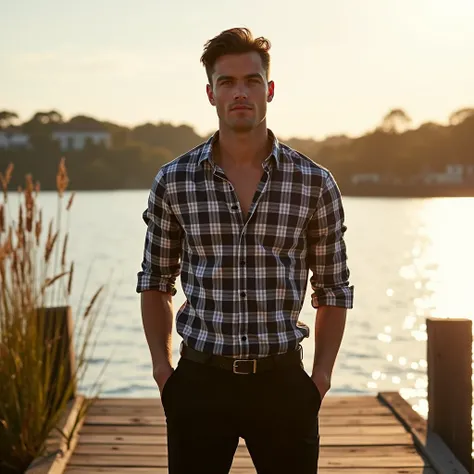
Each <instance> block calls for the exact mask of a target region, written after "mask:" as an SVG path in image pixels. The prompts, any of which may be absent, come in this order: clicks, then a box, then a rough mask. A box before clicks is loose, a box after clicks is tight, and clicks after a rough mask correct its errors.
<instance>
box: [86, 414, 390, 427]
mask: <svg viewBox="0 0 474 474" xmlns="http://www.w3.org/2000/svg"><path fill="white" fill-rule="evenodd" d="M85 423H86V424H87V425H132V426H163V425H164V424H165V419H164V417H162V416H153V415H149V416H148V415H147V416H135V417H133V416H132V417H130V416H121V415H117V416H101V415H88V416H87V419H86V421H85ZM398 424H399V422H398V421H397V420H396V419H395V418H394V417H392V416H360V417H358V416H347V417H345V418H341V417H321V419H320V425H321V426H361V425H398Z"/></svg>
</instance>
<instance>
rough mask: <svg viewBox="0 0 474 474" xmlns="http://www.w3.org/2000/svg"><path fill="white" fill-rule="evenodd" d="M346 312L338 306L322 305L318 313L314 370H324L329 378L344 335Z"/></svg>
mask: <svg viewBox="0 0 474 474" xmlns="http://www.w3.org/2000/svg"><path fill="white" fill-rule="evenodd" d="M346 313H347V310H346V309H345V308H339V307H336V306H322V307H320V308H318V311H317V313H316V324H315V347H314V366H313V371H314V370H323V371H324V372H325V373H326V374H327V376H328V377H329V378H330V377H331V374H332V371H333V368H334V364H335V362H336V357H337V354H338V352H339V348H340V346H341V342H342V337H343V335H344V329H345V325H346Z"/></svg>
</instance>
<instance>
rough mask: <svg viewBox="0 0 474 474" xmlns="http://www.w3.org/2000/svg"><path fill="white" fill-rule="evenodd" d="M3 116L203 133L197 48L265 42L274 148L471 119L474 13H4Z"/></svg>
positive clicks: (135, 9) (308, 3)
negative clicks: (249, 35)
mask: <svg viewBox="0 0 474 474" xmlns="http://www.w3.org/2000/svg"><path fill="white" fill-rule="evenodd" d="M0 7H1V8H0V64H1V75H0V84H1V87H0V109H8V110H13V111H16V112H17V113H18V114H19V115H20V118H21V119H22V120H26V119H28V118H29V117H30V116H31V115H32V114H33V113H34V112H36V111H38V110H51V109H56V110H59V111H60V112H61V113H63V114H64V116H65V118H69V117H71V116H72V115H76V114H84V115H91V116H93V117H96V118H98V119H100V120H109V121H113V122H116V123H119V124H123V125H138V124H141V123H144V122H147V121H151V122H158V121H170V122H173V123H175V124H179V123H187V124H189V125H191V126H193V127H194V128H195V129H196V131H197V132H198V133H201V134H205V133H208V132H210V131H213V130H214V129H215V127H216V125H217V119H216V115H215V110H214V108H213V107H212V106H210V105H209V103H208V102H207V98H206V95H205V85H206V77H205V74H204V69H203V67H202V66H201V64H200V63H199V58H200V55H201V52H202V47H203V44H204V43H205V41H206V40H207V39H209V38H211V37H212V36H214V35H216V34H217V33H219V32H220V31H222V30H224V29H226V28H229V27H233V26H247V27H249V28H250V29H251V30H252V31H253V33H254V34H255V35H256V36H260V35H263V36H266V37H267V38H269V39H270V41H271V42H272V49H271V54H272V79H274V81H275V84H276V93H275V100H274V101H273V102H272V103H271V104H270V106H269V110H268V125H269V127H270V128H272V129H273V130H274V131H275V132H276V133H277V134H278V135H280V136H282V137H291V136H298V137H302V138H305V137H313V138H316V139H320V138H324V137H325V136H327V135H335V134H341V133H345V134H349V135H351V136H355V135H359V134H363V133H365V132H366V131H368V130H370V129H373V128H374V127H375V126H376V125H378V123H379V122H380V120H381V118H382V117H383V115H384V114H385V113H387V112H388V111H389V109H390V108H395V107H397V108H398V107H401V108H403V109H405V110H406V112H407V113H408V114H409V115H410V116H411V118H412V119H413V124H414V126H417V125H419V124H420V123H422V122H425V121H436V122H440V123H446V121H447V119H448V117H449V114H450V113H451V112H453V111H454V110H457V109H459V108H462V107H466V106H474V60H473V58H474V27H473V25H474V0H450V1H447V0H398V1H396V2H393V1H389V0H357V1H356V0H333V1H327V0H293V1H291V2H281V3H280V2H277V1H275V0H274V1H267V0H240V1H238V2H230V1H225V0H220V1H219V0H168V1H164V0H135V1H125V0H94V1H93V0H82V1H81V2H70V1H64V0H63V1H59V0H43V1H41V2H39V1H36V0H15V1H8V0H0Z"/></svg>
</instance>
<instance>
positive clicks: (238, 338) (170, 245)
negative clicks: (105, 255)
mask: <svg viewBox="0 0 474 474" xmlns="http://www.w3.org/2000/svg"><path fill="white" fill-rule="evenodd" d="M269 133H270V134H271V137H272V139H273V151H272V154H271V155H270V156H269V157H268V158H267V159H266V160H265V162H264V163H263V165H262V167H263V170H264V172H263V176H262V180H261V181H260V183H259V185H258V189H257V192H256V194H255V196H254V200H253V203H252V205H251V208H250V211H249V215H248V218H247V221H246V222H244V218H243V214H242V212H241V210H240V205H239V201H238V198H237V195H236V193H235V192H234V190H233V186H232V184H231V183H230V182H229V181H228V179H227V178H226V176H225V174H224V172H223V170H222V168H220V167H219V166H217V165H215V164H214V162H213V161H212V153H211V151H212V144H213V140H217V139H218V132H216V134H214V136H213V137H211V138H210V139H209V140H208V141H207V142H206V143H203V144H201V145H199V146H198V147H196V148H194V149H193V150H191V151H189V152H188V153H186V154H184V155H182V156H180V157H178V158H176V159H175V160H173V161H172V162H170V163H167V164H166V165H164V166H163V167H162V168H161V169H160V171H159V172H158V174H157V176H156V178H155V180H154V183H153V186H152V189H151V192H150V195H149V200H148V208H147V210H145V212H144V213H143V219H144V221H145V223H146V224H147V232H146V238H145V247H144V256H143V262H142V270H141V271H140V272H139V273H138V283H137V292H142V291H146V290H159V291H164V292H169V293H171V294H173V295H174V294H175V293H176V289H175V287H174V284H175V281H176V278H177V277H178V276H179V275H181V284H182V287H183V290H184V294H185V295H186V298H187V300H186V302H185V303H184V304H183V305H182V306H181V307H180V308H179V310H178V313H177V316H176V328H177V331H178V333H179V334H180V335H181V336H182V338H183V340H184V342H185V343H186V344H187V345H189V346H190V347H192V348H194V349H196V350H199V351H204V352H209V353H213V354H221V355H227V356H232V357H240V358H246V357H255V358H258V357H264V356H267V355H270V354H279V353H284V352H287V351H288V350H290V349H295V348H297V347H298V344H299V342H300V341H301V340H302V339H303V338H305V337H308V336H309V328H308V327H307V326H306V325H304V324H302V323H300V322H298V317H299V313H300V311H301V307H302V305H303V300H304V296H305V293H306V289H307V283H308V276H309V272H311V278H310V279H309V281H310V284H311V286H312V291H313V293H312V300H311V303H312V306H313V307H314V308H317V307H319V306H323V305H329V306H340V307H345V308H352V305H353V294H354V288H353V286H349V269H348V267H347V262H346V260H347V256H346V246H345V242H344V239H343V237H344V233H345V231H346V226H345V225H344V210H343V206H342V202H341V194H340V191H339V189H338V187H337V184H336V182H335V180H334V178H333V177H332V175H331V173H330V172H329V171H328V170H326V169H325V168H323V167H321V166H319V165H317V164H316V163H314V162H313V161H312V160H310V159H309V158H307V157H305V156H303V155H301V154H300V153H298V152H297V151H295V150H293V149H291V148H290V147H288V146H286V145H284V144H281V143H279V142H278V140H277V139H276V137H275V136H274V135H273V133H272V132H271V131H269Z"/></svg>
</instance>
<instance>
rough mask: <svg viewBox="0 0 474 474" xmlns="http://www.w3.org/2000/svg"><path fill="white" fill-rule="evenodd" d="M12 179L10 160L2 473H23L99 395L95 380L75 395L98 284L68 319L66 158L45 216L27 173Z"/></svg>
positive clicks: (92, 341) (4, 232) (1, 208)
mask: <svg viewBox="0 0 474 474" xmlns="http://www.w3.org/2000/svg"><path fill="white" fill-rule="evenodd" d="M13 176H14V174H13V165H10V166H8V167H7V168H6V171H5V172H3V173H0V184H1V189H2V190H3V193H2V194H3V199H2V200H0V387H1V390H0V472H2V474H20V473H24V472H25V471H26V470H27V469H28V467H29V466H30V465H31V463H32V462H33V461H34V460H38V459H42V458H43V457H48V456H51V452H50V450H51V449H54V446H52V445H51V442H50V441H51V436H54V435H56V437H59V439H61V440H63V441H64V443H63V444H65V445H69V443H70V440H71V438H72V437H73V436H74V434H75V428H76V427H77V426H80V423H81V420H82V419H83V418H84V416H85V414H86V412H87V409H88V407H89V405H90V403H91V402H92V400H93V399H94V398H95V397H96V396H97V395H98V393H99V389H98V381H96V382H95V383H94V384H93V386H92V387H91V389H90V392H91V393H89V394H87V398H86V397H81V396H79V398H77V396H78V393H77V390H78V387H80V386H81V384H82V381H83V380H84V376H85V375H86V373H87V369H88V366H89V360H90V357H91V355H92V352H93V350H94V348H95V345H96V342H97V339H96V337H97V334H96V333H97V331H96V324H97V322H98V319H100V318H101V316H102V315H101V306H102V296H103V289H104V286H101V287H99V288H98V289H97V291H96V292H95V293H94V295H93V296H92V298H91V299H90V300H89V301H87V300H86V301H84V300H83V298H82V297H81V299H80V303H79V308H78V310H77V312H76V314H75V317H74V321H73V318H72V313H71V311H70V310H69V304H70V299H71V293H72V289H73V276H74V262H73V261H69V258H68V252H67V248H68V240H69V239H70V237H71V236H70V235H69V233H68V224H69V219H70V213H71V210H70V209H71V206H72V204H73V200H74V193H70V195H69V196H66V190H67V187H68V183H69V178H68V174H67V170H66V166H65V163H64V160H61V161H60V163H59V169H58V171H57V173H56V172H55V173H54V179H55V182H56V190H57V211H56V214H55V216H54V217H53V218H51V219H50V220H49V219H46V217H45V216H43V213H42V209H41V208H40V207H39V204H38V201H39V199H40V194H41V192H40V185H39V182H34V181H33V177H32V175H31V174H27V175H26V180H25V178H24V182H23V186H22V188H20V189H18V192H10V191H9V190H8V184H9V182H11V180H12V179H13ZM48 220H49V222H48ZM86 283H87V282H86ZM83 296H84V295H83ZM73 400H74V406H75V407H76V409H75V413H74V417H73V418H71V420H70V426H69V430H68V432H67V433H64V432H62V431H61V430H60V428H59V426H60V421H61V419H62V417H63V416H64V413H65V412H66V411H67V409H68V406H69V405H70V403H71V401H73ZM79 402H80V403H79ZM61 445H62V444H61Z"/></svg>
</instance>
